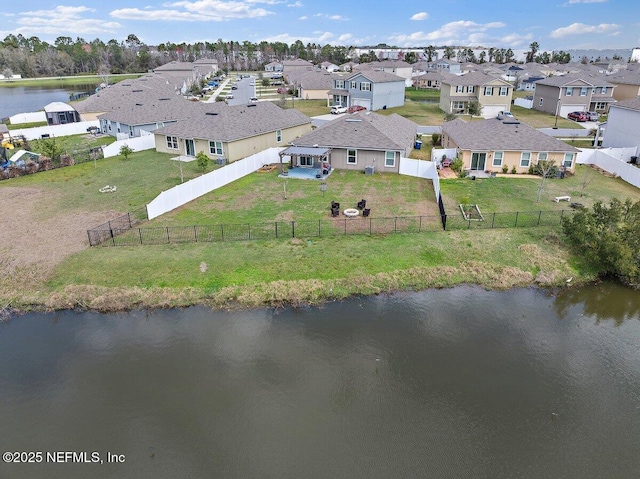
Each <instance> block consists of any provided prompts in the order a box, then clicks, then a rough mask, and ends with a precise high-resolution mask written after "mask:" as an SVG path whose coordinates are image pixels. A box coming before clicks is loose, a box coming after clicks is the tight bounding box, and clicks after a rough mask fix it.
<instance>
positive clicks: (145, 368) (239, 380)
mask: <svg viewBox="0 0 640 479" xmlns="http://www.w3.org/2000/svg"><path fill="white" fill-rule="evenodd" d="M639 319H640V298H639V295H638V294H637V292H633V291H630V290H627V289H625V288H622V287H619V286H616V285H611V284H602V285H598V286H594V287H589V288H582V289H574V290H569V291H568V292H563V293H561V294H555V295H554V294H550V293H548V292H545V291H540V290H536V289H521V290H514V291H509V292H487V291H483V290H481V289H479V288H475V287H458V288H454V289H448V290H433V291H426V292H420V293H410V294H398V295H394V296H378V297H374V298H363V299H354V300H350V301H345V302H342V303H335V304H328V305H326V306H325V307H323V308H320V309H294V310H289V309H286V310H278V311H267V310H257V311H243V312H211V311H209V310H207V309H205V308H189V309H186V310H172V311H153V312H144V311H138V312H132V313H129V314H112V315H102V314H96V313H73V312H61V313H56V314H29V315H26V316H23V317H19V318H15V319H13V320H12V321H10V322H8V323H5V324H0V404H1V407H0V425H1V428H2V432H3V434H1V435H0V452H4V451H43V452H47V451H48V452H52V451H62V452H64V451H75V452H80V451H84V452H87V453H88V454H89V456H88V457H89V458H90V457H91V456H90V454H91V453H92V452H94V451H95V452H96V453H98V456H96V457H99V459H101V460H103V461H104V463H103V464H93V463H52V462H49V463H47V462H46V456H44V458H45V459H43V462H42V463H40V464H5V463H0V477H3V478H4V477H20V478H31V477H33V478H36V477H47V478H65V479H67V478H86V477H91V478H92V479H93V478H107V477H119V478H140V479H144V478H165V477H188V478H210V477H224V478H253V477H261V478H287V477H304V478H327V477H333V478H409V477H456V478H464V477H469V478H484V477H486V478H501V477H518V478H540V477H553V478H559V477H563V478H581V479H584V478H591V477H594V478H595V477H607V478H611V477H625V478H626V477H638V474H639V471H640V455H638V453H637V451H638V448H639V447H640V434H639V433H638V432H639V431H640V414H639V413H640V349H639V348H638V343H639V341H640V321H638V320H639ZM108 453H111V454H117V455H124V460H125V462H124V463H114V462H112V463H107V454H108Z"/></svg>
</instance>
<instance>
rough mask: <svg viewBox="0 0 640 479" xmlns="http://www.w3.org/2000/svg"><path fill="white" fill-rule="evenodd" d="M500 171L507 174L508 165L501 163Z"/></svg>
mask: <svg viewBox="0 0 640 479" xmlns="http://www.w3.org/2000/svg"><path fill="white" fill-rule="evenodd" d="M502 172H503V173H504V174H507V173H508V172H509V167H508V166H507V165H502Z"/></svg>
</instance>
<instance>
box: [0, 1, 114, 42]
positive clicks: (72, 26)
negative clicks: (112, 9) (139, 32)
mask: <svg viewBox="0 0 640 479" xmlns="http://www.w3.org/2000/svg"><path fill="white" fill-rule="evenodd" d="M93 12H95V9H93V8H88V7H82V6H80V7H70V6H64V5H58V6H57V7H55V8H53V9H50V10H34V11H28V12H20V13H19V14H18V15H17V16H18V17H19V18H18V20H17V21H16V23H17V24H18V25H20V27H18V28H17V29H15V30H13V31H12V33H13V34H15V35H17V34H22V35H23V36H32V35H37V36H40V37H42V36H45V35H58V36H59V35H67V36H79V35H84V36H86V35H99V34H103V33H109V34H112V33H113V32H114V30H117V29H119V28H120V27H121V25H120V24H119V23H117V22H109V21H104V20H100V19H96V18H85V17H83V15H84V14H91V13H93Z"/></svg>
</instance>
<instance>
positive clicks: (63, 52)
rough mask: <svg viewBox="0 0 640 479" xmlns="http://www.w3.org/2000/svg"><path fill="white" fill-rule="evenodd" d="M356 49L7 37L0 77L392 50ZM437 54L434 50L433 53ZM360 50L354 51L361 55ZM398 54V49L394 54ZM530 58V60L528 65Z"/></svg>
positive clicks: (411, 55)
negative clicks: (173, 62) (153, 43)
mask: <svg viewBox="0 0 640 479" xmlns="http://www.w3.org/2000/svg"><path fill="white" fill-rule="evenodd" d="M355 48H356V47H352V46H350V47H345V46H334V45H328V44H327V45H319V44H316V43H307V44H306V45H305V44H304V43H302V41H300V40H297V41H295V42H294V43H292V44H290V45H289V44H287V43H283V42H266V41H262V42H260V43H252V42H249V41H243V42H242V43H240V42H236V41H228V42H227V41H223V40H221V39H218V40H217V41H216V42H198V43H194V44H193V45H191V44H188V43H179V44H177V43H171V42H167V43H161V44H160V45H157V46H149V45H146V44H144V43H142V42H141V41H140V40H139V39H138V37H137V36H136V35H134V34H130V35H129V36H128V37H127V39H126V40H124V41H121V42H119V41H117V40H114V39H112V40H109V41H108V42H106V43H105V42H103V41H102V40H100V39H95V40H92V41H87V40H85V39H83V38H80V37H78V38H76V39H75V40H73V39H72V38H71V37H64V36H61V37H58V38H56V40H55V42H54V43H53V45H51V44H49V43H47V42H45V41H42V40H40V39H39V38H38V37H35V36H33V37H29V38H26V37H24V36H22V35H8V36H7V37H5V39H4V40H3V41H1V42H0V74H2V75H3V76H4V77H5V78H7V77H10V76H11V75H21V76H22V77H23V78H38V77H50V76H71V75H80V74H89V73H90V74H102V75H106V74H110V73H111V74H117V73H139V72H144V71H148V70H152V69H154V68H156V67H158V66H160V65H164V64H165V63H168V62H170V61H174V60H176V61H183V62H192V61H195V60H198V59H200V58H214V59H216V60H217V61H218V65H219V66H220V69H221V70H224V71H230V70H231V71H241V70H245V71H246V70H258V69H261V68H262V67H263V66H264V65H265V64H266V63H269V62H271V61H279V60H285V59H291V58H301V59H303V60H308V61H310V62H312V63H315V64H318V63H321V62H324V61H328V62H331V63H334V64H336V65H341V64H343V63H346V62H348V61H351V60H355V61H357V62H371V61H376V60H379V58H378V56H377V55H376V53H375V52H374V49H380V48H397V47H390V46H388V45H386V44H379V45H376V46H372V47H364V49H365V50H366V49H367V48H370V51H369V52H368V53H364V54H360V55H357V56H356V55H355ZM438 48H440V47H438ZM443 48H444V52H443V57H444V58H446V59H453V60H458V61H460V62H472V63H485V62H487V61H488V62H495V63H510V62H513V61H514V53H513V51H512V50H511V49H503V48H500V49H499V48H489V49H488V50H487V51H486V52H482V53H480V54H479V55H478V57H476V55H475V54H474V51H473V50H472V49H470V48H455V47H443ZM362 49H363V47H360V50H362ZM397 49H398V51H400V52H401V51H402V49H400V48H397ZM436 49H437V48H436V47H434V46H433V45H429V46H428V47H426V48H425V49H424V55H422V58H420V55H417V54H416V53H415V52H414V51H412V52H408V53H406V54H402V53H400V54H399V55H398V56H399V58H397V59H398V60H404V61H406V62H409V63H415V62H417V61H419V60H421V59H426V60H427V61H432V60H436V59H437V58H438V55H437V53H436ZM537 49H538V44H537V43H536V42H534V43H532V44H531V52H529V54H528V55H527V56H528V61H531V60H533V61H536V62H539V63H549V62H558V63H567V62H568V61H569V60H570V56H569V54H568V53H564V52H557V53H553V54H552V55H549V54H548V53H543V54H541V55H536V53H537ZM529 58H530V59H529Z"/></svg>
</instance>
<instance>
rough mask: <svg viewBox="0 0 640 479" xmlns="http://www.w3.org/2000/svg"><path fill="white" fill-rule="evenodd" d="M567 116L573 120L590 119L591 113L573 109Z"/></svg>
mask: <svg viewBox="0 0 640 479" xmlns="http://www.w3.org/2000/svg"><path fill="white" fill-rule="evenodd" d="M567 118H569V120H573V121H589V115H588V114H587V112H586V111H572V112H571V113H569V114H568V115H567Z"/></svg>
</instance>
